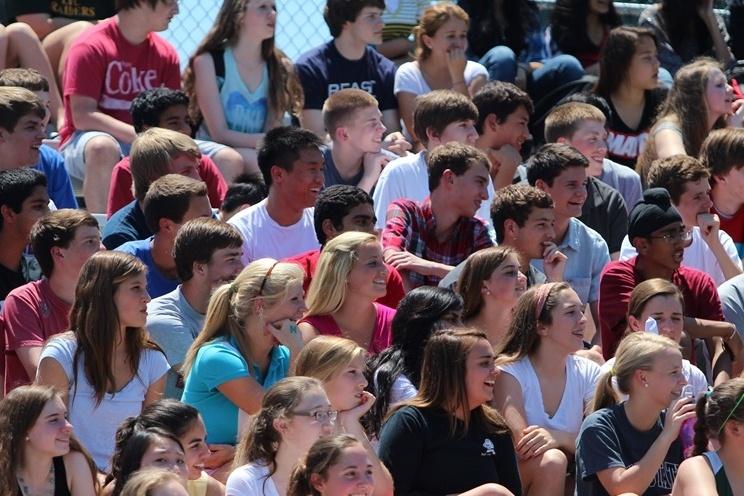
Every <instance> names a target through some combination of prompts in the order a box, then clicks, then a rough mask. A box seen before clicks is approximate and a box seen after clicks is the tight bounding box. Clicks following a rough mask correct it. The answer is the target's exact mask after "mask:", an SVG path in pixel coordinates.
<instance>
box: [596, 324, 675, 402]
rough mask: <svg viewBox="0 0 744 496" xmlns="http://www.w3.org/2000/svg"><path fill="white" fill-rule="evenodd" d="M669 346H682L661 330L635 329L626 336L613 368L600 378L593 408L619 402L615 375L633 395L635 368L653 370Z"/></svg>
mask: <svg viewBox="0 0 744 496" xmlns="http://www.w3.org/2000/svg"><path fill="white" fill-rule="evenodd" d="M666 350H676V351H677V353H679V352H680V351H679V350H680V347H679V345H678V344H677V343H675V342H674V341H672V340H671V339H669V338H667V337H664V336H659V335H658V334H651V333H648V332H634V333H632V334H629V335H628V336H626V337H625V339H623V340H622V341H620V345H619V346H618V347H617V351H616V352H615V364H614V365H613V367H612V371H610V372H607V373H605V374H604V375H602V376H600V378H599V381H598V382H597V391H596V393H595V394H594V406H593V408H592V410H594V411H597V410H600V409H602V408H607V407H610V406H612V405H615V404H617V402H618V398H617V396H616V394H615V389H614V388H613V387H612V378H613V377H615V378H616V379H617V389H618V390H619V391H620V392H621V393H623V394H626V395H628V396H630V395H631V394H632V391H631V384H632V381H633V375H634V374H635V371H636V370H651V369H652V368H653V366H654V364H655V363H656V360H657V359H658V358H659V356H660V355H661V353H663V352H664V351H666Z"/></svg>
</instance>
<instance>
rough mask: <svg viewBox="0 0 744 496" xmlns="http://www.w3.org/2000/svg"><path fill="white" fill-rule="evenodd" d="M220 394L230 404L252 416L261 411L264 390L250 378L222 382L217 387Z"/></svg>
mask: <svg viewBox="0 0 744 496" xmlns="http://www.w3.org/2000/svg"><path fill="white" fill-rule="evenodd" d="M217 389H218V390H219V392H220V393H222V394H224V395H225V397H226V398H227V399H228V400H230V402H231V403H232V404H234V405H235V406H237V407H238V408H240V409H241V410H243V411H244V412H245V413H248V414H250V415H253V414H254V413H256V412H257V411H259V410H260V409H261V400H263V395H264V390H263V388H262V387H261V385H260V384H259V383H258V382H256V380H255V379H253V378H252V377H239V378H237V379H232V380H230V381H227V382H224V383H222V384H220V385H219V386H217Z"/></svg>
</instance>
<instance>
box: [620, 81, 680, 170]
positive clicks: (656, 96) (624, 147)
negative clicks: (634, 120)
mask: <svg viewBox="0 0 744 496" xmlns="http://www.w3.org/2000/svg"><path fill="white" fill-rule="evenodd" d="M666 94H667V90H666V89H664V88H657V89H654V90H649V91H646V101H645V103H644V105H643V114H642V116H641V122H640V123H639V124H638V127H637V128H636V129H631V128H630V127H628V125H627V124H625V122H623V120H622V119H621V118H620V116H619V115H618V113H617V109H615V106H614V105H613V104H612V99H611V98H607V103H608V104H609V105H610V109H611V110H612V116H611V119H610V121H609V122H608V123H607V133H608V136H607V158H609V159H610V160H612V161H614V162H617V163H619V164H623V165H627V166H628V167H630V168H632V169H634V168H635V164H636V161H637V160H638V156H639V155H640V154H641V150H642V149H643V145H644V144H645V143H646V139H647V138H648V132H649V130H650V129H651V126H653V124H654V121H655V120H656V116H657V113H658V111H659V108H660V107H661V104H662V102H663V101H664V98H666Z"/></svg>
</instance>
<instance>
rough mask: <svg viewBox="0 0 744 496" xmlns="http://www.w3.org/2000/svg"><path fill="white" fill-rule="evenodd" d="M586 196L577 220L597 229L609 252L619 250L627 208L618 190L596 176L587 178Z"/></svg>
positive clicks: (626, 223)
mask: <svg viewBox="0 0 744 496" xmlns="http://www.w3.org/2000/svg"><path fill="white" fill-rule="evenodd" d="M586 190H587V197H586V201H585V202H584V207H583V208H582V209H581V217H579V220H580V221H581V222H583V223H584V224H586V225H587V226H589V227H590V228H592V229H594V230H595V231H597V233H598V234H599V235H600V236H602V239H604V240H605V242H606V243H607V246H608V249H609V251H610V253H615V252H618V251H620V247H621V246H622V244H623V236H625V234H626V233H627V232H628V210H627V208H626V207H625V200H623V197H622V196H621V195H620V193H618V191H617V190H616V189H615V188H613V187H611V186H608V185H607V184H605V183H604V182H602V181H600V180H599V179H597V178H594V177H589V178H587V187H586Z"/></svg>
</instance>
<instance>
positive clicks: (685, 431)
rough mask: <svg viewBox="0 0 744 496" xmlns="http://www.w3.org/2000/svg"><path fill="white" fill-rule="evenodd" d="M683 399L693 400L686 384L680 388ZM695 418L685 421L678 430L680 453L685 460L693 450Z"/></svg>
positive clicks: (692, 395)
mask: <svg viewBox="0 0 744 496" xmlns="http://www.w3.org/2000/svg"><path fill="white" fill-rule="evenodd" d="M682 397H683V398H692V399H693V400H694V399H695V395H694V393H693V391H692V386H690V385H689V384H687V385H686V386H685V387H683V388H682ZM696 422H697V418H691V419H687V420H685V421H684V422H683V423H682V427H680V429H679V440H680V441H681V442H682V452H683V454H684V457H685V458H690V457H691V456H692V449H693V448H694V445H695V443H694V440H695V423H696Z"/></svg>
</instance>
